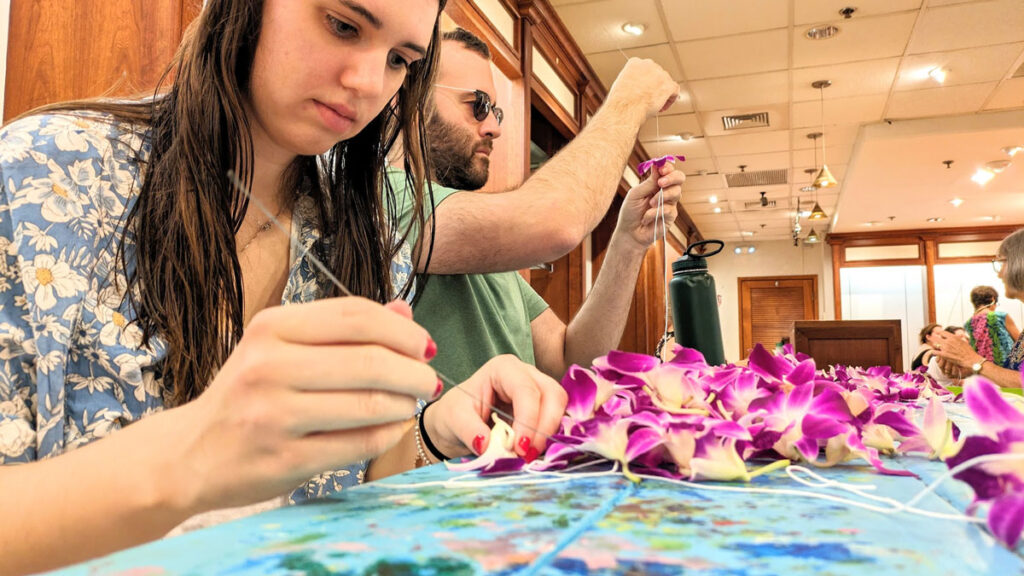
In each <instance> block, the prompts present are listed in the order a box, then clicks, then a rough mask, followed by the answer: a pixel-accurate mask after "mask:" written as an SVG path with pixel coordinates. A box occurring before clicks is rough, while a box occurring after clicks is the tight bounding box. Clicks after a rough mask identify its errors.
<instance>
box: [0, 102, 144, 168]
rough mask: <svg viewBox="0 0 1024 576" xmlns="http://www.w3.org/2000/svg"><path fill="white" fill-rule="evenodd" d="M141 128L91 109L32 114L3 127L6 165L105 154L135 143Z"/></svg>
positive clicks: (1, 151) (1, 157) (0, 159)
mask: <svg viewBox="0 0 1024 576" xmlns="http://www.w3.org/2000/svg"><path fill="white" fill-rule="evenodd" d="M139 135H141V132H140V131H139V130H137V129H135V128H134V127H133V125H131V124H128V123H126V122H123V121H120V120H118V119H117V118H115V117H114V116H112V115H110V114H105V113H102V112H95V111H90V110H71V111H62V112H52V113H42V114H33V115H30V116H25V117H23V118H19V119H17V120H15V121H14V122H11V123H9V124H7V125H6V126H4V127H3V128H2V129H0V164H2V165H3V166H4V168H5V169H8V170H10V169H12V168H17V167H20V166H22V165H23V163H29V164H31V163H33V162H34V163H37V164H38V163H41V162H42V161H43V160H44V159H46V160H47V161H48V160H53V161H55V162H57V163H60V162H61V160H62V159H64V160H68V161H81V160H83V159H86V158H90V157H92V158H101V157H104V156H106V155H107V154H108V153H109V151H110V150H111V148H112V147H114V146H116V145H117V144H119V143H120V144H125V143H127V144H133V143H136V142H133V140H134V139H135V138H136V137H137V136H139Z"/></svg>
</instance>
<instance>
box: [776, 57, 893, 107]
mask: <svg viewBox="0 0 1024 576" xmlns="http://www.w3.org/2000/svg"><path fill="white" fill-rule="evenodd" d="M899 63H900V59H899V58H886V59H883V60H867V61H865V62H851V63H848V64H838V65H836V66H819V67H816V68H801V69H797V70H793V100H794V101H796V102H804V101H808V100H818V99H819V98H820V97H821V96H820V94H819V92H818V90H815V89H814V88H812V87H811V83H812V82H814V81H815V80H831V81H832V86H830V87H828V88H826V89H825V106H826V109H827V108H828V101H829V100H831V99H833V98H847V97H850V96H865V95H868V94H888V93H889V88H891V87H892V83H893V80H894V79H895V78H896V69H897V68H898V67H899Z"/></svg>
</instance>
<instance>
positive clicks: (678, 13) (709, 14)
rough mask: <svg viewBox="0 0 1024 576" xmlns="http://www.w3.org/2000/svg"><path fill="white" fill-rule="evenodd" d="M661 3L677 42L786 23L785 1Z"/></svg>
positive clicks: (674, 0)
mask: <svg viewBox="0 0 1024 576" xmlns="http://www.w3.org/2000/svg"><path fill="white" fill-rule="evenodd" d="M661 5H662V7H663V8H664V10H665V17H666V18H668V27H669V32H670V33H671V35H672V39H673V40H675V41H677V42H682V41H686V40H695V39H698V38H711V37H717V36H728V35H732V34H743V33H745V32H756V31H759V30H772V29H775V28H784V27H786V26H788V25H789V7H788V6H789V0H730V1H729V2H708V1H707V0H661Z"/></svg>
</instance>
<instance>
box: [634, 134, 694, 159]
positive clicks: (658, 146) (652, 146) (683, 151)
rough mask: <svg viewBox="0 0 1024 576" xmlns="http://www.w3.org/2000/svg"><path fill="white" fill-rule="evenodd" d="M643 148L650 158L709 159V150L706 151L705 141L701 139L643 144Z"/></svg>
mask: <svg viewBox="0 0 1024 576" xmlns="http://www.w3.org/2000/svg"><path fill="white" fill-rule="evenodd" d="M643 147H644V150H647V154H648V155H649V156H650V157H651V158H659V157H661V156H668V155H669V154H675V155H677V156H685V157H686V159H687V160H689V159H691V158H710V157H711V150H710V149H708V144H707V141H705V140H704V139H703V138H694V139H693V140H690V141H689V142H683V141H682V140H665V141H662V142H644V143H643Z"/></svg>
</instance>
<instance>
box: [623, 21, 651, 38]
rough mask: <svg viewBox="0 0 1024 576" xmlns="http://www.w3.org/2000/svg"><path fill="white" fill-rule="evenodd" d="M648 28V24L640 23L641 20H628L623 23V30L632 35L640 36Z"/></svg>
mask: <svg viewBox="0 0 1024 576" xmlns="http://www.w3.org/2000/svg"><path fill="white" fill-rule="evenodd" d="M644 30H647V25H646V24H640V23H639V22H626V23H625V24H623V25H622V31H623V32H625V33H626V34H629V35H630V36H639V35H641V34H643V33H644Z"/></svg>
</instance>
